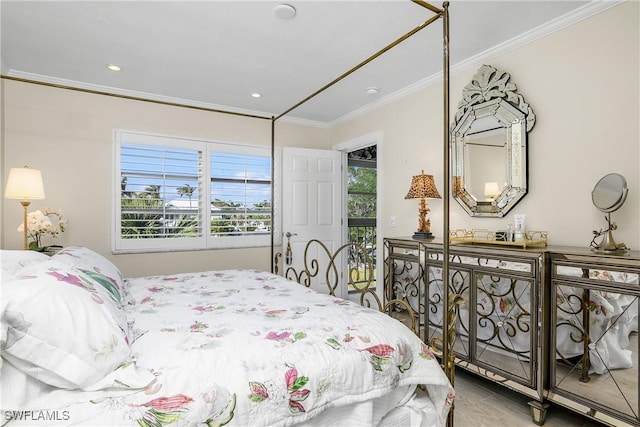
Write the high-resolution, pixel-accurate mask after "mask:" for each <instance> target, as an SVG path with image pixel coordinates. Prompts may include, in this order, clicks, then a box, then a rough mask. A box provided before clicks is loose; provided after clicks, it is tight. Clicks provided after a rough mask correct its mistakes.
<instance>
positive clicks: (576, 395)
mask: <svg viewBox="0 0 640 427" xmlns="http://www.w3.org/2000/svg"><path fill="white" fill-rule="evenodd" d="M551 257H552V262H551V289H550V290H551V301H553V304H552V307H553V309H552V313H551V314H552V317H551V322H550V323H551V325H552V327H551V337H550V338H551V346H550V347H551V359H550V360H551V363H550V366H551V370H550V374H551V375H550V391H551V393H550V400H554V401H556V402H558V403H561V404H563V405H565V406H567V407H569V408H571V409H574V410H576V411H579V412H583V413H585V414H587V415H589V416H592V417H594V418H596V419H599V420H601V421H603V422H605V423H607V424H610V425H616V426H617V425H625V424H624V423H626V424H628V425H635V426H637V425H640V416H639V414H640V407H639V406H638V397H639V393H638V392H639V389H638V362H639V358H638V355H639V347H638V326H639V324H638V312H639V311H638V310H639V306H640V304H639V297H640V266H639V260H637V259H635V260H634V259H633V257H611V258H606V257H597V256H588V257H576V256H571V255H566V256H565V255H559V254H552V256H551ZM594 262H595V263H594Z"/></svg>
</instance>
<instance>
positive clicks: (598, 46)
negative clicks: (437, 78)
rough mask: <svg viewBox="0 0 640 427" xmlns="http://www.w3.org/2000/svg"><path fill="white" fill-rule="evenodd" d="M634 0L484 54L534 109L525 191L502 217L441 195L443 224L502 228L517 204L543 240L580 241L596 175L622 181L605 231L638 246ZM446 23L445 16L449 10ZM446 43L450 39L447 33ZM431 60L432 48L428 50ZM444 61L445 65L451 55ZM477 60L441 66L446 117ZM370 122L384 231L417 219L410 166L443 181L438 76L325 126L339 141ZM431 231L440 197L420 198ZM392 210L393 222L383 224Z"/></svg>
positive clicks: (590, 214)
mask: <svg viewBox="0 0 640 427" xmlns="http://www.w3.org/2000/svg"><path fill="white" fill-rule="evenodd" d="M639 8H640V3H639V2H637V1H633V2H631V1H629V2H625V3H622V4H620V5H618V6H616V7H613V8H611V9H609V10H607V11H605V12H602V13H600V14H598V15H596V16H593V17H591V18H589V19H586V20H584V21H582V22H579V23H577V24H575V25H573V26H571V27H568V28H565V29H563V30H560V31H558V32H556V33H553V34H551V35H549V36H547V37H545V38H542V39H539V40H537V41H534V42H532V43H530V44H528V45H526V46H523V47H521V48H518V49H515V50H512V51H510V52H508V53H506V54H503V55H501V56H499V57H496V58H493V59H492V60H490V61H485V62H486V63H487V64H489V65H492V66H494V67H496V68H498V69H501V70H504V71H506V72H508V73H510V74H511V82H513V83H515V84H516V85H517V87H518V90H519V92H520V93H521V94H522V95H523V96H524V97H525V100H526V101H527V102H528V103H529V104H530V105H531V107H532V108H533V110H534V112H535V114H536V115H537V122H536V125H535V127H534V128H533V130H532V132H531V133H530V135H529V151H528V153H529V193H528V194H527V195H526V196H525V198H524V199H523V200H522V201H521V202H520V203H519V204H518V205H516V206H515V208H514V209H513V210H512V211H511V212H510V213H509V214H508V215H507V216H506V217H505V218H501V219H496V218H472V217H469V216H468V215H467V214H466V213H465V212H464V210H463V209H462V207H461V206H460V205H458V203H457V202H456V201H455V200H452V201H451V220H450V225H451V228H467V229H471V228H486V229H492V230H498V229H505V228H506V226H507V224H508V223H513V217H514V214H518V213H524V214H527V228H528V229H529V230H546V231H548V232H549V241H550V244H553V245H570V246H588V245H589V243H590V242H591V239H592V237H593V235H592V230H594V229H600V228H602V227H605V226H606V224H605V221H604V214H603V213H601V212H600V211H598V210H597V209H596V208H595V207H594V206H593V205H592V203H591V190H592V189H593V186H594V185H595V183H596V182H597V181H598V179H600V178H601V177H602V176H603V175H605V174H607V173H610V172H618V173H621V174H622V175H624V176H625V177H626V179H627V181H628V186H629V196H628V198H627V201H626V203H625V205H624V206H623V207H622V208H621V209H620V210H619V211H617V212H615V213H613V214H612V215H613V220H614V221H615V222H616V223H617V224H618V230H617V231H616V232H615V234H614V236H615V237H616V240H617V241H618V242H625V243H626V244H627V245H628V246H630V247H631V248H632V249H638V247H639V246H640V228H639V222H640V221H639V220H640V175H639V169H640V150H639V148H640V132H639V127H640V107H639V104H640V88H639V78H640V77H639V76H640V70H639V62H640V58H639V52H640V42H639V40H640V34H639V29H638V28H639V16H640V12H639ZM452 25H455V16H452ZM452 43H455V40H452ZM434 60H440V58H434ZM452 65H454V64H453V63H452ZM480 65H482V64H477V66H475V67H472V68H469V69H466V70H464V71H460V72H458V73H456V74H453V75H452V76H451V86H450V87H451V117H452V118H453V115H454V113H455V107H456V106H457V103H458V101H459V100H460V99H461V96H462V89H463V87H464V86H465V85H466V84H467V83H468V82H469V81H470V80H471V78H472V76H473V75H474V74H475V73H476V71H477V69H478V68H479V67H480ZM373 131H380V132H382V134H383V135H384V137H383V144H382V145H381V146H379V147H378V150H379V151H382V155H383V157H384V164H383V165H381V166H379V168H380V173H381V176H382V180H383V185H382V188H381V189H380V191H382V192H383V200H384V203H383V206H382V215H383V224H384V226H383V229H382V230H381V231H380V232H381V233H383V235H384V236H388V237H390V236H408V235H410V234H412V233H413V232H414V231H415V229H416V228H417V225H418V219H417V210H418V202H417V201H416V200H405V199H404V195H405V194H406V192H407V191H408V189H409V184H410V182H411V176H412V175H415V174H418V173H420V171H421V170H423V169H424V171H425V173H428V174H433V175H434V177H435V180H436V185H437V187H438V189H439V190H441V191H442V190H443V185H444V184H443V171H444V170H445V167H447V164H446V163H445V162H444V161H443V151H444V150H443V143H442V140H443V133H444V131H443V114H442V85H441V83H439V84H437V85H435V86H431V87H428V88H426V89H424V90H422V91H420V92H417V93H415V94H413V95H411V96H409V97H406V98H404V99H401V100H399V101H397V102H395V103H393V104H389V105H387V106H384V107H381V108H380V109H378V110H376V111H373V112H371V113H369V114H367V115H365V116H362V117H360V118H357V119H354V120H352V121H351V122H349V123H346V124H342V125H339V126H337V127H336V128H335V129H333V130H332V139H333V140H335V141H346V140H350V139H353V138H356V137H357V136H359V135H364V134H368V133H371V132H373ZM428 205H429V206H430V208H431V212H430V217H431V222H432V232H434V234H436V235H440V236H441V235H442V229H443V220H442V214H443V201H442V200H429V201H428ZM392 216H396V217H397V223H398V226H397V227H396V228H392V227H391V226H390V218H391V217H392Z"/></svg>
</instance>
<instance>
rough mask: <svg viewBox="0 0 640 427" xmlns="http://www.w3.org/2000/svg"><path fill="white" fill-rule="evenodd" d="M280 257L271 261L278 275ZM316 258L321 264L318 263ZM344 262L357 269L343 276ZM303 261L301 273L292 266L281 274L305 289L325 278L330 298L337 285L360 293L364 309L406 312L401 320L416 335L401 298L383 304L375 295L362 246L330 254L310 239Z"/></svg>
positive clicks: (370, 268)
mask: <svg viewBox="0 0 640 427" xmlns="http://www.w3.org/2000/svg"><path fill="white" fill-rule="evenodd" d="M314 246H317V247H318V248H319V250H318V251H317V252H316V251H315V250H313V251H312V250H311V249H312V248H314ZM314 249H315V248H314ZM311 253H318V254H319V255H318V256H315V257H312V256H311ZM320 255H323V256H320ZM280 258H282V254H281V253H277V254H276V255H275V259H274V264H275V267H274V272H275V273H276V274H279V271H280V268H279V265H278V262H279V259H280ZM319 259H322V260H323V261H322V262H321V261H319ZM343 260H345V261H348V260H352V261H354V260H357V261H358V262H351V263H349V262H345V265H354V266H356V267H347V272H346V274H345V275H344V277H343V275H342V274H341V273H342V272H341V271H339V270H340V269H339V267H338V266H339V265H340V264H341V261H343ZM303 262H304V264H303V267H302V269H301V270H299V271H298V270H296V269H295V268H294V267H287V269H286V270H284V272H283V276H284V277H286V278H287V279H289V280H293V281H295V282H298V283H300V284H301V285H303V286H306V287H308V288H310V287H311V283H312V280H313V279H314V278H320V279H324V283H325V284H326V286H327V291H328V293H329V295H332V296H336V291H337V290H338V288H339V286H341V285H344V286H347V288H348V289H350V290H351V291H352V292H355V293H357V294H359V296H358V302H359V303H360V305H362V306H364V307H368V308H373V309H376V310H378V311H382V312H384V313H387V314H389V315H391V314H392V313H394V312H398V311H400V312H404V313H406V316H404V317H403V320H404V319H406V322H405V324H406V325H407V327H409V328H410V329H411V330H412V331H413V332H414V333H415V334H417V335H418V336H419V328H420V326H419V325H418V322H417V320H416V319H417V316H416V315H415V312H414V310H413V308H412V307H411V306H410V305H409V304H407V303H406V302H405V301H402V300H400V299H391V300H388V301H384V302H383V301H382V299H381V298H380V296H378V294H377V293H376V290H375V286H374V284H375V280H376V279H375V275H374V269H373V264H372V259H371V256H370V255H369V252H368V251H367V250H366V249H365V248H364V247H363V246H362V245H359V244H357V243H346V244H344V245H342V246H340V247H339V248H338V249H336V250H335V251H334V252H333V253H331V251H330V250H329V249H328V248H327V246H326V245H325V244H324V243H322V242H321V241H319V240H317V239H312V240H310V241H309V242H307V244H306V246H305V248H304V257H303ZM324 264H326V265H324Z"/></svg>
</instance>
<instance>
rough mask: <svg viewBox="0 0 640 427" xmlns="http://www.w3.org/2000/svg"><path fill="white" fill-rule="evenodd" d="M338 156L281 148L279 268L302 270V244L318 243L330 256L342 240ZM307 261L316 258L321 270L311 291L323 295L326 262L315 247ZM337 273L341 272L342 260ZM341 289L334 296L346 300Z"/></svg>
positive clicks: (341, 287) (312, 150)
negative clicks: (289, 249)
mask: <svg viewBox="0 0 640 427" xmlns="http://www.w3.org/2000/svg"><path fill="white" fill-rule="evenodd" d="M342 156H343V153H341V152H339V151H332V150H316V149H308V148H294V147H284V148H283V151H282V190H283V191H282V231H283V233H284V235H283V239H282V246H283V248H282V253H283V258H282V261H283V264H284V265H283V268H282V269H281V270H280V271H281V272H284V271H285V270H286V269H287V268H288V267H294V268H295V269H296V271H302V270H303V268H304V263H303V258H304V250H305V245H306V244H307V242H308V241H309V240H311V239H317V240H320V241H321V242H322V243H324V244H325V245H326V246H327V248H328V249H329V252H330V253H333V252H334V251H335V250H336V249H338V248H339V247H340V245H342V241H343V235H344V233H343V220H342V216H343V207H342V181H343V179H342V167H341V165H342ZM286 233H291V237H290V244H291V255H292V257H291V263H290V264H287V259H286V258H287V257H286V248H287V237H286ZM310 249H311V251H310V252H309V253H308V258H309V259H318V261H319V262H320V266H321V268H322V271H321V272H320V274H319V275H318V276H319V277H316V278H315V279H314V280H313V281H312V286H311V287H312V288H313V289H315V290H317V291H320V292H327V287H326V280H325V272H324V269H325V268H326V266H327V261H328V259H327V258H326V255H325V254H324V251H323V250H322V249H320V247H319V246H318V245H313V246H312V247H310ZM336 261H339V263H338V265H337V267H338V271H339V272H341V271H343V269H342V265H341V264H342V262H343V261H342V260H336ZM346 295H347V290H346V287H345V286H340V287H339V288H338V290H336V296H340V297H343V298H344V297H346Z"/></svg>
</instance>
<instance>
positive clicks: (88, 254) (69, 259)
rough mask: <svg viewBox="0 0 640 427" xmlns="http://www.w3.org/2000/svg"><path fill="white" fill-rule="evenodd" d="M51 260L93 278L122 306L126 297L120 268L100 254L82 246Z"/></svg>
mask: <svg viewBox="0 0 640 427" xmlns="http://www.w3.org/2000/svg"><path fill="white" fill-rule="evenodd" d="M51 258H52V259H53V260H55V261H58V262H60V263H63V264H66V265H68V266H71V267H74V268H76V269H78V270H80V271H82V272H83V273H84V274H86V275H88V276H91V278H93V280H95V281H96V282H98V283H99V284H100V285H101V286H102V287H104V288H105V289H106V290H107V291H108V292H109V293H110V294H111V295H112V296H113V297H114V299H115V300H117V301H118V303H119V305H122V303H123V297H124V295H123V294H124V288H123V287H124V279H123V277H122V273H120V270H119V269H118V267H116V266H115V265H113V263H112V262H111V261H109V260H108V259H106V258H105V257H103V256H102V255H100V254H99V253H97V252H95V251H93V250H91V249H89V248H86V247H82V246H69V247H66V248H64V249H62V250H60V251H59V252H57V253H56V254H55V255H54V256H53V257H51Z"/></svg>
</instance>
